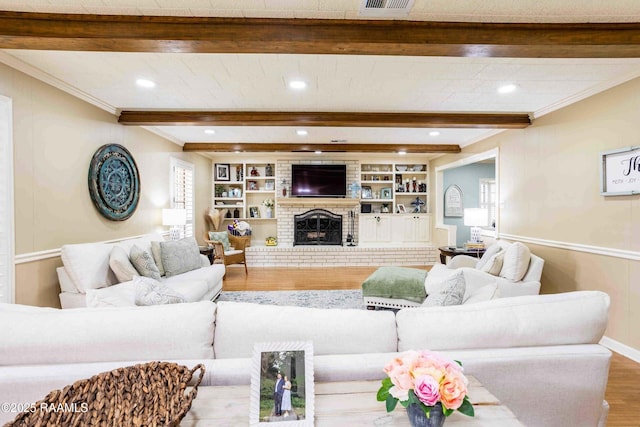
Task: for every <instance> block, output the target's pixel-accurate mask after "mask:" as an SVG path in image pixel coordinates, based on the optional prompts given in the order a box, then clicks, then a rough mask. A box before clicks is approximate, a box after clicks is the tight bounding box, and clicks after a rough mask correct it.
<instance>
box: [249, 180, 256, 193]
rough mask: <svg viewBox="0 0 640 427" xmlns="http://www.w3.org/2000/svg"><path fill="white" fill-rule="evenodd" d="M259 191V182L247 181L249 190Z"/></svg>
mask: <svg viewBox="0 0 640 427" xmlns="http://www.w3.org/2000/svg"><path fill="white" fill-rule="evenodd" d="M257 189H258V182H257V181H247V190H251V191H254V190H257Z"/></svg>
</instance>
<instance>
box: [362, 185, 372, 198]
mask: <svg viewBox="0 0 640 427" xmlns="http://www.w3.org/2000/svg"><path fill="white" fill-rule="evenodd" d="M360 194H361V196H360V197H361V198H363V199H372V198H373V192H372V191H371V187H369V186H367V185H363V186H362V190H361V193H360Z"/></svg>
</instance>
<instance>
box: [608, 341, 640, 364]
mask: <svg viewBox="0 0 640 427" xmlns="http://www.w3.org/2000/svg"><path fill="white" fill-rule="evenodd" d="M600 344H602V345H603V346H605V347H607V348H608V349H609V350H612V351H615V352H616V353H619V354H621V355H623V356H624V357H628V358H629V359H631V360H633V361H634V362H638V363H640V350H638V349H635V348H633V347H629V346H628V345H626V344H622V343H621V342H619V341H616V340H614V339H611V338H609V337H606V336H605V337H602V339H601V340H600Z"/></svg>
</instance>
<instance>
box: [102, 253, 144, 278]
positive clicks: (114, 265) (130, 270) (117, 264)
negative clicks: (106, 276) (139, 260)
mask: <svg viewBox="0 0 640 427" xmlns="http://www.w3.org/2000/svg"><path fill="white" fill-rule="evenodd" d="M109 267H111V270H112V271H113V272H114V273H115V275H116V277H117V278H118V282H120V283H122V282H128V281H130V280H132V279H133V277H134V276H137V275H138V274H139V273H138V270H136V268H135V267H134V266H133V265H132V264H131V261H129V256H128V255H127V252H126V251H125V250H124V249H122V248H121V247H120V246H114V247H113V249H111V254H110V255H109Z"/></svg>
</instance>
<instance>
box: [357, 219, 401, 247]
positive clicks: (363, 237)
mask: <svg viewBox="0 0 640 427" xmlns="http://www.w3.org/2000/svg"><path fill="white" fill-rule="evenodd" d="M359 223H360V227H359V228H360V233H359V239H358V242H359V243H361V244H364V243H390V242H391V237H392V230H393V226H392V224H391V215H383V214H360V221H359Z"/></svg>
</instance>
